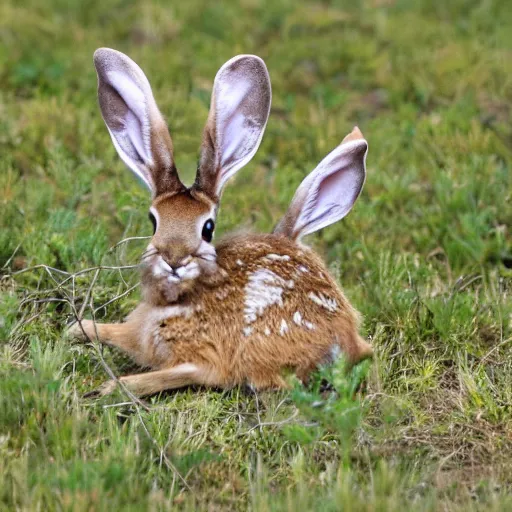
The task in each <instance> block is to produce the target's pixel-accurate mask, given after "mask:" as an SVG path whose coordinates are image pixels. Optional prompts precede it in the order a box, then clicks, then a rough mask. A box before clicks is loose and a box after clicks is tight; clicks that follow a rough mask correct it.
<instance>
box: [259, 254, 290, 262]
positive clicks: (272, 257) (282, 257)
mask: <svg viewBox="0 0 512 512" xmlns="http://www.w3.org/2000/svg"><path fill="white" fill-rule="evenodd" d="M265 259H267V260H272V261H290V256H288V255H287V254H267V255H266V256H265Z"/></svg>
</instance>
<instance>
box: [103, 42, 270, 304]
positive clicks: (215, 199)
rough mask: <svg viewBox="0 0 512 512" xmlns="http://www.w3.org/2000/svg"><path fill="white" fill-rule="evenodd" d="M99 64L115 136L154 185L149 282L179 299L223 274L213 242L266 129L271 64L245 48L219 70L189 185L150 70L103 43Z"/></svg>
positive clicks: (146, 264) (169, 298)
mask: <svg viewBox="0 0 512 512" xmlns="http://www.w3.org/2000/svg"><path fill="white" fill-rule="evenodd" d="M94 64H95V67H96V71H97V74H98V97H99V104H100V108H101V112H102V115H103V119H104V120H105V124H106V125H107V128H108V130H109V132H110V135H111V137H112V142H113V143H114V146H115V148H116V150H117V152H118V154H119V156H120V157H121V158H122V160H123V161H124V162H125V164H126V165H127V166H128V167H129V168H130V169H131V170H132V171H133V172H134V173H135V174H136V175H137V176H138V177H139V178H140V179H141V180H142V181H143V182H144V183H145V184H146V185H147V187H148V188H149V189H150V190H151V193H152V199H153V201H152V205H151V208H150V211H149V218H150V220H151V222H152V224H153V229H154V234H153V239H152V241H151V243H150V244H149V246H148V249H147V251H146V253H145V255H144V257H143V277H144V279H145V282H146V283H147V284H148V285H149V286H145V288H146V289H151V290H152V293H153V294H155V293H156V297H157V299H156V302H158V301H159V299H158V297H159V296H161V301H162V302H165V303H168V302H173V301H175V300H177V298H178V297H179V296H180V295H181V293H182V292H184V291H188V290H190V289H191V288H192V287H193V282H194V281H196V280H197V279H203V280H206V281H208V280H215V279H218V277H219V276H218V275H217V274H218V271H217V265H216V254H215V248H214V246H213V245H212V244H211V241H212V237H213V233H214V229H215V218H216V214H217V209H218V205H219V200H220V196H221V193H222V189H223V187H224V185H225V184H226V182H227V180H228V179H229V178H230V177H232V176H233V175H234V174H235V173H236V172H237V171H238V170H239V169H241V168H242V167H243V166H244V165H246V164H247V163H248V162H249V161H250V160H251V158H252V157H253V156H254V154H255V153H256V150H257V149H258V147H259V144H260V142H261V138H262V137H263V132H264V130H265V126H266V124H267V119H268V115H269V111H270V102H271V87H270V79H269V76H268V72H267V68H266V66H265V64H264V62H263V61H262V60H261V59H260V58H259V57H256V56H254V55H239V56H237V57H234V58H233V59H231V60H229V61H228V62H226V63H225V64H224V65H223V66H222V67H221V69H220V70H219V71H218V73H217V76H216V77H215V82H214V86H213V94H212V99H211V108H210V113H209V116H208V121H207V123H206V126H205V129H204V133H203V142H202V147H201V156H200V161H199V165H198V170H197V175H196V179H195V182H194V184H193V185H192V186H191V187H190V188H187V187H185V185H183V184H182V183H181V181H180V179H179V176H178V172H177V170H176V165H175V161H174V151H173V146H172V140H171V137H170V135H169V131H168V129H167V125H166V123H165V121H164V119H163V117H162V115H161V114H160V112H159V110H158V107H157V106H156V103H155V100H154V98H153V93H152V91H151V87H150V85H149V82H148V80H147V78H146V76H145V75H144V73H143V71H142V70H141V69H140V67H139V66H138V65H137V64H136V63H135V62H133V61H132V60H131V59H130V58H129V57H127V56H126V55H124V54H122V53H120V52H118V51H115V50H111V49H108V48H100V49H98V50H96V52H95V54H94ZM148 281H149V282H148ZM154 297H155V295H154ZM154 297H153V298H154ZM152 302H155V300H152Z"/></svg>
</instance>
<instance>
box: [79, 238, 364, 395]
mask: <svg viewBox="0 0 512 512" xmlns="http://www.w3.org/2000/svg"><path fill="white" fill-rule="evenodd" d="M287 257H288V258H289V259H288V258H287ZM217 264H218V265H219V267H220V268H221V269H223V270H224V271H225V272H226V273H227V275H228V276H229V277H228V279H226V281H225V282H224V283H223V284H222V285H220V286H213V287H212V286H207V285H199V286H198V287H197V288H195V289H194V291H191V292H190V293H189V294H187V295H185V296H184V297H183V299H182V300H181V301H180V303H179V304H177V305H175V306H167V307H161V308H155V307H153V306H148V305H147V304H141V305H140V306H139V307H138V308H137V309H136V310H135V311H134V312H133V313H132V314H131V315H130V316H129V317H128V319H127V321H126V323H124V324H121V325H119V326H117V325H116V324H113V325H101V324H97V328H98V337H99V339H100V340H101V341H105V342H106V343H107V344H109V345H112V346H116V347H118V348H121V349H122V350H124V351H125V352H126V353H128V355H130V356H131V357H132V358H133V359H134V360H135V361H137V362H138V363H139V364H140V365H142V366H147V367H149V368H152V369H155V370H163V369H166V368H167V369H170V368H175V367H178V366H180V365H184V364H192V365H194V367H195V368H196V369H199V370H197V371H198V372H199V373H198V374H200V375H201V376H202V377H201V378H199V377H197V379H196V380H195V381H194V382H195V383H199V384H205V383H206V384H208V385H214V386H218V387H231V386H234V385H237V384H244V383H245V384H249V385H252V386H254V387H255V388H258V389H261V388H265V387H280V386H283V385H285V383H284V380H283V378H282V372H283V370H285V369H290V370H293V371H295V372H296V373H297V375H298V376H299V377H300V378H303V379H305V378H307V375H308V374H309V372H310V371H311V370H313V369H314V368H316V367H317V366H318V365H321V364H323V363H327V362H330V360H331V357H332V356H331V353H332V352H333V348H334V347H339V348H340V350H341V351H342V352H343V353H344V354H345V355H346V357H347V359H348V361H349V362H350V363H356V362H358V361H360V360H362V359H364V358H366V357H369V356H371V354H372V349H371V347H370V346H369V345H368V344H367V343H366V342H365V341H364V340H363V339H362V338H361V337H360V336H359V335H358V325H359V319H358V314H357V313H356V311H355V310H354V309H353V308H352V307H351V305H350V304H349V302H348V301H347V299H346V298H345V296H344V295H343V293H342V292H341V290H340V289H339V288H338V286H337V285H336V283H335V281H334V280H333V278H332V277H331V276H330V275H329V273H328V272H327V270H326V269H325V266H324V265H323V263H322V261H321V260H320V258H319V257H318V256H317V255H316V254H315V253H313V252H312V251H311V250H310V249H308V248H306V247H298V246H297V245H296V244H295V243H294V242H292V241H291V240H289V239H288V238H285V237H282V236H278V235H238V236H234V237H230V238H227V239H225V240H223V241H222V242H221V243H220V244H219V245H218V247H217ZM262 269H263V270H268V271H271V272H273V273H274V274H275V275H276V276H278V277H279V278H280V279H282V280H283V282H286V283H287V284H286V285H285V286H283V294H282V305H280V304H272V305H268V306H267V307H265V308H264V309H263V312H262V314H261V316H258V318H257V319H256V320H255V321H253V322H250V323H248V322H247V320H246V315H245V311H244V310H245V300H246V286H247V284H248V282H249V278H250V276H251V275H254V273H255V272H258V271H261V270H262ZM309 294H314V295H315V296H316V297H324V298H325V299H326V300H327V301H329V302H328V303H327V305H331V306H332V307H331V309H327V308H326V307H325V306H324V305H321V304H319V303H318V301H317V302H315V301H314V300H312V299H311V298H310V297H309ZM334 303H335V305H334ZM172 308H175V311H176V312H177V314H176V316H168V315H167V314H166V311H172ZM297 313H299V314H300V321H299V322H297V321H296V320H298V319H299V318H298V316H297ZM294 318H295V320H294ZM283 321H284V322H285V323H286V325H287V329H284V330H283V329H282V322H283ZM298 323H300V325H298ZM310 324H311V325H310ZM84 326H85V330H86V333H87V335H89V336H90V337H91V338H95V337H96V336H95V331H94V327H93V324H92V322H87V321H85V323H84ZM308 326H309V327H308ZM311 326H312V327H311ZM247 328H252V332H250V333H249V332H248V331H247V330H246V329H247ZM78 329H79V328H75V334H76V333H78ZM283 331H284V332H283ZM205 376H208V378H206V377H205ZM155 378H158V375H157V374H155ZM125 384H126V382H125ZM167 386H168V384H167V380H166V379H162V381H161V384H160V385H158V384H157V382H155V381H153V380H152V381H151V385H150V384H149V383H148V386H147V388H144V389H142V388H141V386H140V384H137V386H136V391H137V392H138V393H140V394H147V393H149V392H156V391H160V390H163V389H167ZM173 387H174V386H173ZM109 390H110V388H109ZM134 390H135V389H134Z"/></svg>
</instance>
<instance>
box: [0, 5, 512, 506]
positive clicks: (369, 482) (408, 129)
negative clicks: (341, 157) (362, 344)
mask: <svg viewBox="0 0 512 512" xmlns="http://www.w3.org/2000/svg"><path fill="white" fill-rule="evenodd" d="M100 46H108V47H112V48H116V49H118V50H120V51H123V52H125V53H127V54H128V55H130V56H131V57H132V58H133V59H134V60H135V61H136V62H138V63H139V64H140V66H141V67H142V68H143V69H144V71H145V73H146V74H147V76H148V77H149V79H150V81H151V84H152V86H153V92H154V95H155V98H156V101H157V103H158V105H159V107H160V109H161V111H162V113H163V114H164V116H165V117H166V119H167V121H168V123H169V126H170V130H171V133H172V135H173V139H174V146H175V154H176V160H177V165H178V169H179V171H180V173H181V175H182V177H183V178H184V180H185V181H187V182H188V183H190V181H191V180H192V179H193V176H194V173H195V169H196V165H197V157H198V148H199V144H200V140H201V133H202V128H203V125H204V123H205V121H206V117H207V113H208V106H209V99H210V93H211V87H212V84H213V78H214V76H215V73H216V71H217V69H218V68H219V67H220V66H221V65H222V64H223V63H224V62H225V61H227V60H228V59H229V58H231V57H232V56H234V55H236V54H239V53H255V54H257V55H259V56H261V57H262V58H263V59H264V60H265V62H266V64H267V66H268V69H269V73H270V77H271V81H272V87H273V103H272V111H271V115H270V121H269V124H268V126H267V130H266V134H265V136H264V138H263V142H262V144H261V147H260V149H259V151H258V153H257V154H256V156H255V157H254V159H253V160H252V162H251V163H250V164H249V165H248V166H247V167H246V168H245V169H244V170H242V171H241V172H240V173H239V174H238V175H237V178H236V179H235V180H233V181H232V182H230V183H229V185H228V186H227V187H226V191H225V194H224V197H223V202H222V208H221V211H220V214H219V217H218V233H217V236H222V233H227V232H229V231H230V230H233V229H235V228H238V227H243V228H246V229H251V230H255V231H264V232H265V231H269V230H270V229H271V228H272V227H273V225H274V224H275V223H276V222H277V221H278V220H279V218H280V216H281V215H282V214H283V213H284V212H285V210H286V207H287V205H288V203H289V201H290V200H291V198H292V196H293V193H294V191H295V189H296V187H297V186H298V185H299V183H300V181H301V180H302V178H303V177H304V176H305V175H306V174H307V173H308V172H309V171H310V170H312V169H313V168H314V167H315V165H316V164H317V163H318V162H319V161H320V160H321V159H322V158H323V157H324V156H325V155H326V154H327V153H328V152H329V151H330V150H331V149H333V148H334V147H335V146H336V145H338V144H339V142H340V141H341V139H342V138H343V137H344V136H345V134H347V133H349V132H350V130H351V129H352V127H353V126H354V125H358V126H359V127H360V129H361V130H362V132H363V133H364V135H365V136H366V138H367V140H368V142H369V155H368V159H367V181H366V185H365V188H364V190H363V193H362V196H361V197H360V199H359V200H358V202H357V203H356V206H355V207H354V209H353V211H352V212H351V213H350V215H349V216H348V217H347V218H346V219H344V220H343V221H342V222H340V223H338V224H336V225H334V226H331V227H329V228H327V229H325V230H323V231H322V232H321V233H319V234H317V235H314V236H313V237H310V238H309V239H308V240H307V242H308V243H309V244H311V245H312V246H314V247H315V248H316V249H317V250H318V251H319V252H320V253H321V254H322V255H323V256H324V257H325V259H326V261H327V262H328V264H329V268H330V270H331V272H332V273H333V275H335V276H336V278H337V279H338V281H339V282H340V284H341V286H342V287H343V289H344V291H345V293H346V295H347V296H348V297H349V299H350V300H351V301H352V303H353V304H354V305H355V306H356V307H357V309H358V310H359V311H360V312H361V314H362V318H363V324H362V334H364V335H365V336H366V337H367V338H368V339H369V340H370V342H371V343H372V345H373V347H374V349H375V357H374V359H373V361H371V362H369V363H365V364H363V365H360V366H359V367H356V368H355V369H354V370H353V371H352V372H351V373H350V374H346V373H344V372H343V368H342V365H341V364H338V365H336V366H335V367H334V368H331V369H325V370H323V371H322V372H320V373H319V374H318V375H317V376H316V377H315V378H314V379H313V382H312V383H311V384H310V386H308V387H307V388H303V387H301V386H299V385H298V384H296V385H295V386H294V387H293V390H292V391H289V392H284V391H281V392H272V391H266V392H261V393H257V394H254V393H252V392H250V391H248V390H247V389H233V390H230V391H219V390H206V389H201V388H197V389H184V390H180V391H176V392H172V393H165V394H162V395H159V396H154V397H150V398H148V399H145V400H143V401H134V400H132V399H131V398H130V397H127V396H126V395H124V394H123V393H122V392H121V391H119V392H116V394H115V395H112V396H109V397H105V398H102V399H95V398H90V397H88V396H87V393H88V392H89V391H91V390H93V389H95V388H96V387H97V386H99V385H100V384H101V383H102V382H103V381H105V380H106V379H107V378H108V372H110V371H111V372H113V373H114V374H115V375H123V374H125V373H128V372H129V371H131V370H133V369H134V368H133V365H132V364H131V363H130V362H129V361H127V360H126V359H125V358H124V357H123V356H122V355H121V354H120V353H118V352H116V351H114V350H111V349H106V348H102V347H100V346H97V345H95V344H86V345H84V344H80V343H76V342H71V341H70V340H69V339H66V336H65V335H64V332H65V329H66V325H67V324H69V322H70V321H72V319H73V316H74V315H75V314H77V313H79V314H84V315H85V316H86V317H91V316H92V315H94V316H95V317H96V318H97V319H98V320H101V321H120V320H121V319H122V318H123V317H124V316H125V315H126V314H128V313H129V312H130V311H131V310H132V309H133V308H134V306H135V305H136V304H137V302H138V300H139V297H140V292H139V289H138V286H137V283H138V272H137V269H136V268H134V266H136V264H137V262H138V258H139V256H140V254H141V252H142V250H143V249H144V247H145V245H146V243H147V240H146V239H145V238H143V237H147V236H149V235H150V234H151V232H152V231H151V230H152V228H151V224H150V223H149V221H148V219H147V209H148V206H149V203H150V198H149V197H148V194H147V191H146V190H145V189H144V187H142V186H141V185H140V184H139V183H138V182H137V180H136V179H135V178H134V177H133V176H132V175H131V173H130V171H128V170H127V169H126V168H125V167H124V165H123V163H122V162H121V161H120V159H119V157H118V156H117V155H116V153H115V151H114V149H113V147H112V144H111V141H110V137H109V135H108V132H107V130H106V128H105V126H104V123H103V120H102V118H101V114H100V111H99V108H98V105H97V98H96V74H95V71H94V67H93V64H92V54H93V52H94V50H95V49H96V48H98V47H100ZM511 164H512V9H511V8H510V2H507V1H506V0H503V1H500V0H453V1H450V2H435V1H428V0H408V1H405V0H363V1H361V2H349V1H342V0H332V1H317V0H315V1H308V2H297V1H292V0H240V1H239V2H228V1H218V2H207V1H202V0H188V1H186V2H165V1H163V0H161V1H158V0H140V1H135V0H128V1H121V0H101V1H100V0H90V1H88V2H82V1H80V0H47V1H45V2H41V1H37V0H17V1H14V0H3V1H2V2H1V4H0V211H1V214H0V269H1V270H0V279H1V281H0V510H70V511H86V510H87V511H89V510H154V511H157V510H158V511H159V510H171V509H180V510H247V509H249V510H254V511H274V510H275V511H279V510H287V511H294V510H319V511H320V510H321V511H324V510H325V511H329V510H332V511H334V510H369V511H386V510H393V511H394V510H413V509H414V510H417V511H420V510H422V511H423V510H425V511H426V510H428V511H430V510H450V511H451V510H464V511H468V510H486V511H492V510H511V509H512V457H511V454H512V353H511V350H510V347H511V344H512V328H511V320H512V300H511V294H512V233H511V226H512V201H511V194H512V177H511V173H510V170H511ZM322 378H323V379H326V380H327V381H329V382H330V384H331V391H325V390H324V389H323V388H322V387H321V385H320V384H321V379H322Z"/></svg>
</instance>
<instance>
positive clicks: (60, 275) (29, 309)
mask: <svg viewBox="0 0 512 512" xmlns="http://www.w3.org/2000/svg"><path fill="white" fill-rule="evenodd" d="M143 238H146V237H130V238H126V239H124V240H121V241H120V242H119V243H117V244H116V245H115V246H113V247H112V248H111V249H110V250H109V251H108V253H111V252H112V251H114V250H115V249H116V248H118V247H120V246H122V245H124V244H126V243H128V242H130V241H132V240H140V239H143ZM138 267H139V265H138V264H137V265H98V266H96V267H90V268H86V269H83V270H79V271H77V272H74V273H71V272H66V271H63V270H60V269H57V268H54V267H51V266H49V265H44V264H39V265H35V266H33V267H29V268H26V269H23V270H20V271H16V272H11V273H7V277H8V278H11V279H14V280H15V278H17V277H19V276H21V275H22V274H27V273H33V274H36V273H37V272H40V274H41V275H39V279H38V281H37V286H36V287H35V290H34V289H32V290H31V291H29V292H28V293H27V294H26V296H25V297H24V298H23V300H22V301H21V302H20V304H19V319H18V321H17V322H16V324H15V325H14V326H13V328H12V330H11V342H12V343H13V344H14V345H18V346H21V345H23V344H24V338H25V336H24V333H25V332H26V330H27V328H28V327H29V326H30V325H31V324H32V323H33V322H34V321H36V320H37V319H38V318H40V317H41V316H43V315H45V314H46V313H47V311H46V309H45V308H44V306H47V305H48V304H59V305H60V306H62V309H63V310H64V309H66V308H67V309H68V314H69V313H70V314H71V316H72V318H73V321H74V322H78V323H79V324H80V326H81V321H82V319H83V318H84V316H90V317H91V319H92V320H93V321H94V322H95V323H96V314H97V313H98V311H100V310H102V309H105V308H107V307H108V306H110V305H112V304H114V303H116V302H118V301H119V300H120V299H122V298H123V297H126V296H127V295H129V294H130V293H132V292H133V291H134V290H135V289H136V288H137V287H138V286H139V285H138V283H136V284H133V285H131V286H130V285H128V283H127V281H126V280H125V279H124V276H122V274H123V272H125V271H132V270H133V269H136V268H138ZM93 272H94V274H93V276H92V279H91V280H90V282H89V283H88V285H87V287H83V286H77V278H78V277H83V276H85V275H87V274H90V273H93ZM102 272H117V273H119V274H120V276H122V278H121V280H120V281H121V282H122V283H123V285H124V286H125V287H126V289H125V290H122V291H121V292H120V293H118V294H117V295H115V296H114V297H112V298H111V299H109V300H108V301H107V302H105V303H103V304H100V305H95V304H94V289H95V286H96V284H97V282H98V280H99V278H100V275H101V273H102ZM43 275H46V276H47V277H48V278H49V279H50V281H51V283H52V284H53V286H52V287H49V288H42V283H43V279H42V276H43ZM3 277H5V276H3ZM62 316H63V318H65V316H66V314H65V313H64V312H63V313H62ZM82 331H83V329H82ZM84 334H85V332H84ZM87 343H88V344H89V345H90V346H91V347H92V348H93V349H94V351H95V354H96V356H97V357H98V360H99V361H100V364H101V366H102V367H103V369H104V371H105V373H106V374H107V375H108V377H109V378H110V379H111V380H114V381H115V382H116V383H117V385H118V386H119V387H120V389H121V390H122V392H123V393H124V394H125V395H126V397H127V398H128V401H127V402H123V405H130V406H131V407H133V409H134V411H135V413H136V415H137V418H138V420H139V422H140V425H141V426H142V429H143V431H144V433H145V435H146V437H147V438H148V440H149V441H150V442H151V444H152V445H153V446H154V448H155V450H156V451H157V453H158V457H159V460H160V465H165V466H166V468H167V469H168V470H169V471H171V473H172V475H173V480H172V484H171V488H172V489H174V487H175V485H176V480H179V481H180V482H181V483H182V485H183V486H184V487H185V488H187V489H190V488H189V486H188V484H187V482H186V480H185V478H184V477H183V475H181V473H180V472H179V471H178V469H177V468H176V466H175V465H174V464H173V463H172V462H171V461H170V460H169V457H168V456H167V454H166V446H160V445H159V443H158V441H157V440H156V439H155V438H154V437H153V436H152V435H151V432H150V431H149V429H148V426H147V425H146V422H145V420H144V418H143V415H142V411H145V412H149V411H150V410H151V409H150V408H149V406H148V405H147V404H146V403H145V402H143V401H142V400H141V399H140V398H138V397H136V396H135V395H134V394H133V393H132V392H131V391H130V390H129V389H127V388H126V386H124V385H123V383H122V382H121V381H120V380H119V378H118V376H117V375H116V374H115V372H114V371H113V370H112V368H111V367H110V366H109V364H108V363H107V362H106V360H105V358H104V357H103V353H102V350H101V348H100V344H99V343H97V342H96V341H94V340H92V339H90V338H89V337H87ZM117 405H118V404H117Z"/></svg>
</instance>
